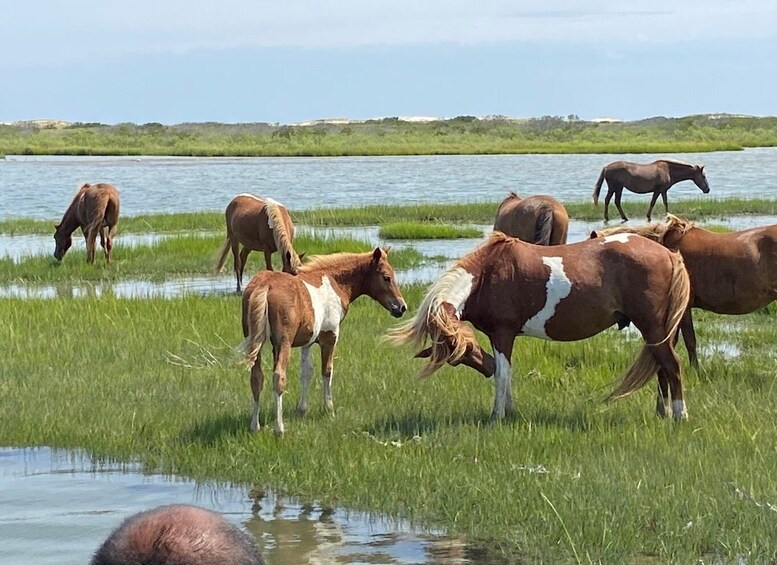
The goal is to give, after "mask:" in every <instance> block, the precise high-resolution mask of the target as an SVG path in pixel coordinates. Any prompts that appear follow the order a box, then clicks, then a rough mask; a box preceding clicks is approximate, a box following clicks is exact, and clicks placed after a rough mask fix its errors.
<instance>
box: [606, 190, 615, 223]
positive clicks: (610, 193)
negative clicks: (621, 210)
mask: <svg viewBox="0 0 777 565" xmlns="http://www.w3.org/2000/svg"><path fill="white" fill-rule="evenodd" d="M613 194H615V191H614V190H613V189H612V187H611V186H610V182H609V181H607V196H605V197H604V221H605V222H609V221H610V200H612V195H613Z"/></svg>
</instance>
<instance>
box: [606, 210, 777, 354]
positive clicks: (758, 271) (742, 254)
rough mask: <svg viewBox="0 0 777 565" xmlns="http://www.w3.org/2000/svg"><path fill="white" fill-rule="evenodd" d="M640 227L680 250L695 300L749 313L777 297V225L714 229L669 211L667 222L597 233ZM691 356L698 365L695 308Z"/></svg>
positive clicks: (686, 328)
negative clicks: (725, 230) (730, 229)
mask: <svg viewBox="0 0 777 565" xmlns="http://www.w3.org/2000/svg"><path fill="white" fill-rule="evenodd" d="M618 233H637V234H640V235H643V236H645V237H648V238H650V239H653V240H654V241H657V242H658V243H661V244H663V245H664V246H666V247H668V248H669V249H671V250H673V251H679V252H680V254H681V255H682V256H683V259H684V260H685V266H686V268H687V269H688V274H689V275H690V277H691V300H690V306H691V307H693V308H700V309H702V310H709V311H710V312H715V313H717V314H748V313H750V312H753V311H754V310H757V309H758V308H762V307H764V306H766V305H767V304H769V303H770V302H772V301H773V300H775V299H777V225H771V226H764V227H760V228H753V229H749V230H744V231H737V232H730V233H714V232H711V231H708V230H705V229H702V228H699V227H696V226H695V225H694V224H693V222H690V221H688V220H684V219H682V218H678V217H677V216H673V215H672V214H669V215H668V217H667V221H666V223H663V224H651V225H647V226H643V227H640V228H612V229H608V230H602V231H597V232H593V233H592V234H591V236H592V237H599V236H608V235H613V234H618ZM680 331H681V333H682V335H683V341H685V347H686V349H687V350H688V358H689V359H690V361H691V364H692V365H693V366H694V367H698V365H699V359H698V356H697V354H696V332H695V330H694V328H693V316H692V314H691V310H690V308H689V309H688V312H687V313H686V315H685V316H684V317H683V319H682V321H681V322H680Z"/></svg>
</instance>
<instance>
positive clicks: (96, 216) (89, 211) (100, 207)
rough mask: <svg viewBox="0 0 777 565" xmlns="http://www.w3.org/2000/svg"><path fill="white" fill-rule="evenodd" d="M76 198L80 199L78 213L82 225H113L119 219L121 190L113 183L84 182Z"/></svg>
mask: <svg viewBox="0 0 777 565" xmlns="http://www.w3.org/2000/svg"><path fill="white" fill-rule="evenodd" d="M76 198H77V199H78V207H77V209H76V214H77V216H78V221H79V223H80V224H81V225H82V226H85V227H86V226H96V227H98V228H99V227H100V226H102V225H107V226H109V227H113V226H115V225H116V223H117V222H118V221H119V209H120V207H121V201H120V198H119V191H118V190H117V189H116V187H115V186H113V185H112V184H108V183H106V182H99V183H95V184H84V185H83V186H82V187H81V190H80V191H79V193H78V195H77V196H76ZM98 223H99V225H97V224H98Z"/></svg>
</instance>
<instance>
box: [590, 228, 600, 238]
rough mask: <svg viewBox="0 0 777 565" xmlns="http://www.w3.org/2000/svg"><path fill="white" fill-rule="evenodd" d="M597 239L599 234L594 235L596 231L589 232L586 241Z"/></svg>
mask: <svg viewBox="0 0 777 565" xmlns="http://www.w3.org/2000/svg"><path fill="white" fill-rule="evenodd" d="M597 237H599V234H598V233H596V230H591V235H589V236H588V239H596V238H597Z"/></svg>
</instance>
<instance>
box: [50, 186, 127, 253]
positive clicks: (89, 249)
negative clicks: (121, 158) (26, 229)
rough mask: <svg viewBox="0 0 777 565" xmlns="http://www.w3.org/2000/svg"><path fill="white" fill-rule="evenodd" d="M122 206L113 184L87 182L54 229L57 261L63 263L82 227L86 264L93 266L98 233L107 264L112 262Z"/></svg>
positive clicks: (80, 188)
mask: <svg viewBox="0 0 777 565" xmlns="http://www.w3.org/2000/svg"><path fill="white" fill-rule="evenodd" d="M119 207H120V202H119V191H118V190H116V187H115V186H113V185H112V184H108V183H105V182H99V183H97V184H89V183H88V182H87V183H84V184H82V185H81V186H79V187H78V192H76V195H75V196H74V197H73V200H72V201H71V202H70V206H68V207H67V210H65V214H64V215H63V216H62V221H61V222H60V223H59V224H57V225H55V226H54V229H55V231H54V243H55V248H54V257H55V258H56V259H57V261H61V260H62V258H63V257H64V256H65V253H67V250H68V249H70V246H71V245H73V232H74V231H76V230H77V229H78V228H81V231H82V232H83V234H84V239H86V262H87V263H94V252H95V247H96V241H97V235H98V234H99V235H100V246H101V247H102V248H103V252H104V253H105V262H106V263H110V262H111V249H112V248H113V236H114V235H116V224H117V222H118V221H119ZM106 228H107V232H106Z"/></svg>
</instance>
